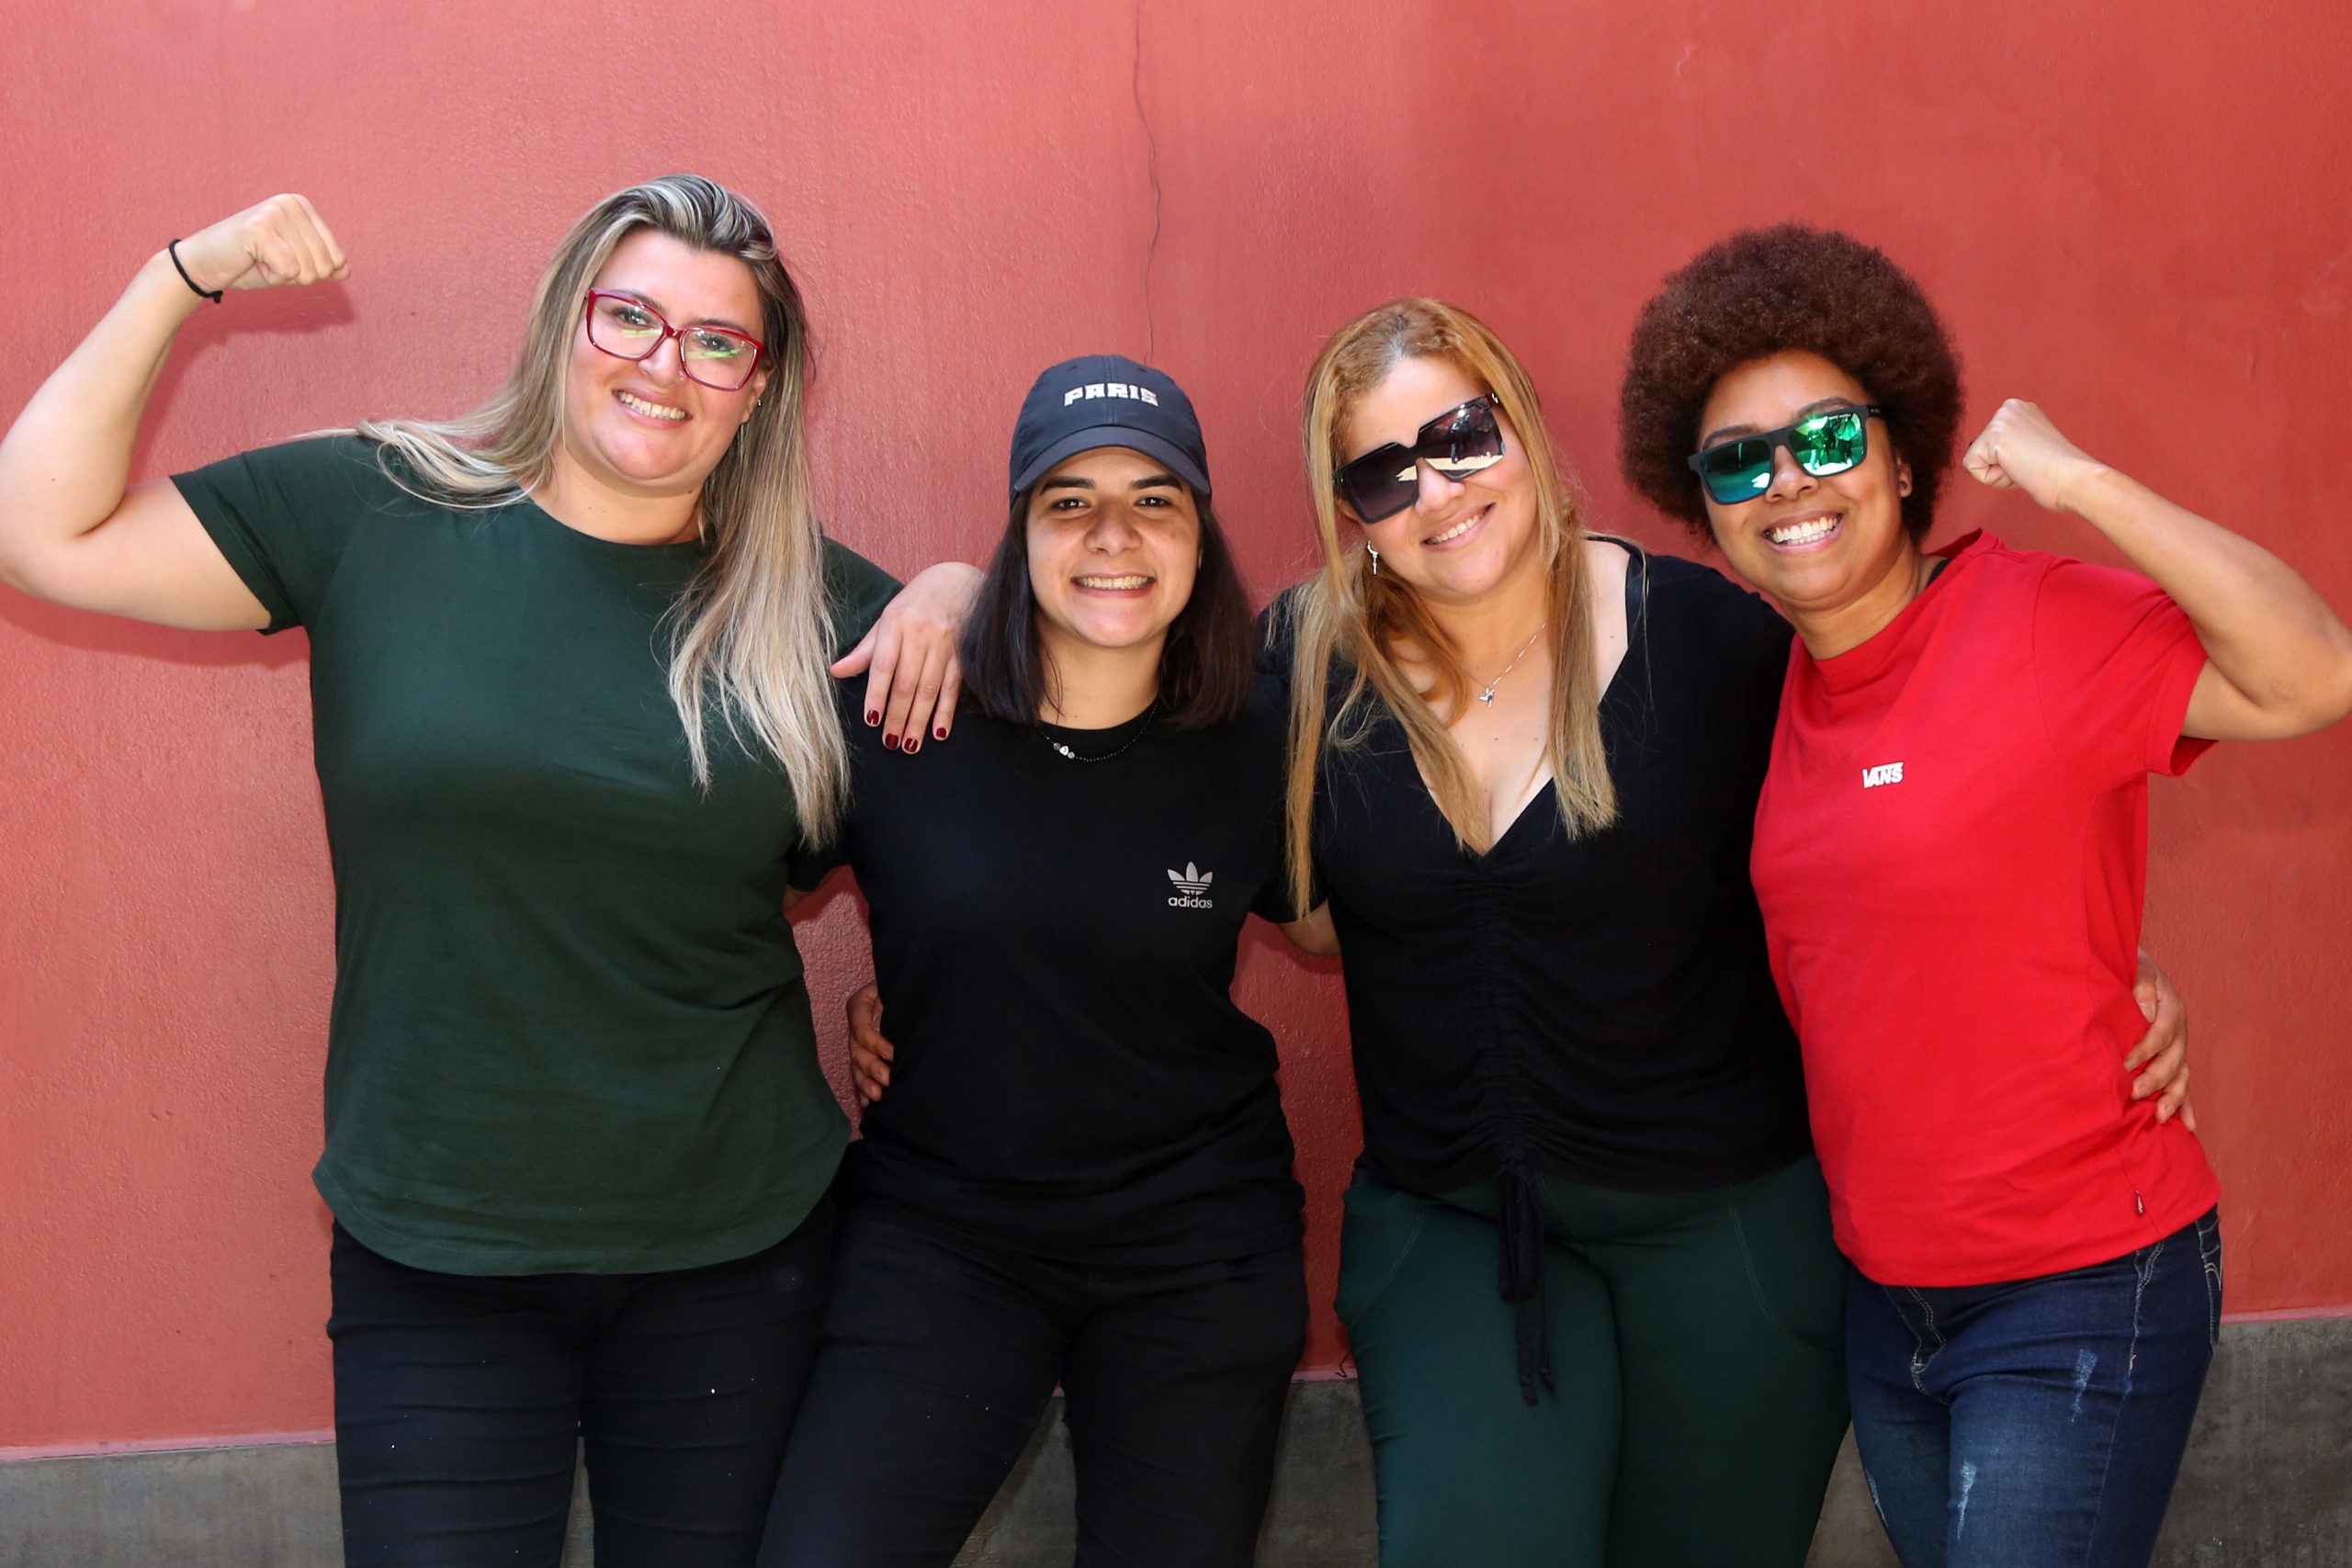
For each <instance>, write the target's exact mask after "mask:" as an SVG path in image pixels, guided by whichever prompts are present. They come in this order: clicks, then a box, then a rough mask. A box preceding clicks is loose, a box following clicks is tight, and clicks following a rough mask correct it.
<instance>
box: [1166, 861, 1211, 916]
mask: <svg viewBox="0 0 2352 1568" xmlns="http://www.w3.org/2000/svg"><path fill="white" fill-rule="evenodd" d="M1168 880H1169V881H1170V882H1172V883H1174V884H1175V885H1176V897H1172V898H1170V899H1169V900H1168V907H1169V908H1171V909H1214V908H1216V899H1214V898H1212V897H1208V891H1209V884H1210V883H1212V882H1215V881H1216V873H1215V872H1213V871H1203V870H1202V869H1201V868H1200V867H1199V866H1196V865H1194V864H1193V863H1192V862H1191V861H1186V862H1185V863H1184V870H1183V873H1182V874H1181V875H1180V874H1177V873H1175V872H1172V871H1171V872H1170V873H1169V874H1168Z"/></svg>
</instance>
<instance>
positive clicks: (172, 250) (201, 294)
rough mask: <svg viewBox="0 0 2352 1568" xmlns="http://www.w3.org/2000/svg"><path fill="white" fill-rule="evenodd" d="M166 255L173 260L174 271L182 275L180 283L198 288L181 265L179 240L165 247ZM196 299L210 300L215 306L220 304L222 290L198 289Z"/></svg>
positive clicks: (194, 280)
mask: <svg viewBox="0 0 2352 1568" xmlns="http://www.w3.org/2000/svg"><path fill="white" fill-rule="evenodd" d="M164 254H165V255H167V256H169V257H171V258H172V270H173V271H174V272H176V273H178V274H179V275H180V281H181V282H182V283H185V284H187V286H188V287H189V288H196V279H194V278H192V277H190V276H188V275H187V268H186V267H184V266H182V265H180V243H179V242H178V241H177V240H174V241H171V242H170V243H167V244H165V245H164ZM196 297H197V298H198V299H209V300H211V301H212V302H213V303H214V304H215V305H218V304H219V303H220V290H219V289H218V288H196Z"/></svg>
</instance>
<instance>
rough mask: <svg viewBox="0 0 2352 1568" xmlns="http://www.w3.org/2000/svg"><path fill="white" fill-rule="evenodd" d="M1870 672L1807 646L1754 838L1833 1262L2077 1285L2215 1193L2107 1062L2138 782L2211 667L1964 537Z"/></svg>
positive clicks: (2120, 1042) (2153, 597)
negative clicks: (2063, 1279) (2083, 1275)
mask: <svg viewBox="0 0 2352 1568" xmlns="http://www.w3.org/2000/svg"><path fill="white" fill-rule="evenodd" d="M1939 553H1941V554H1943V555H1945V556H1947V557H1948V558H1950V560H1951V564H1950V565H1949V566H1947V567H1945V568H1944V569H1943V570H1942V571H1941V572H1940V573H1939V574H1938V576H1937V577H1936V579H1935V581H1932V582H1930V583H1929V584H1928V588H1927V591H1926V592H1923V593H1921V594H1920V595H1919V597H1918V598H1917V599H1916V600H1914V601H1913V602H1912V603H1911V604H1910V605H1908V606H1907V607H1906V608H1905V610H1904V612H1903V613H1902V614H1901V615H1898V616H1896V617H1895V618H1894V622H1893V623H1892V624H1890V625H1889V626H1887V627H1886V628H1885V629H1884V630H1883V631H1881V632H1880V633H1879V634H1878V635H1877V636H1876V637H1871V639H1870V640H1869V641H1868V642H1866V643H1864V644H1862V645H1861V646H1860V648H1857V649H1851V650H1850V651H1849V652H1846V653H1841V654H1839V655H1838V657H1837V658H1835V659H1830V660H1818V661H1817V660H1815V659H1814V658H1813V657H1812V656H1811V655H1810V654H1809V653H1807V652H1806V651H1805V646H1804V642H1803V640H1799V641H1798V642H1797V643H1796V644H1795V647H1794V649H1793V651H1792V654H1791V655H1790V659H1789V674H1788V682H1787V684H1786V685H1785V686H1784V687H1783V688H1782V690H1781V717H1780V728H1779V730H1778V732H1777V733H1776V734H1775V736H1774V739H1773V743H1772V766H1771V772H1770V775H1769V776H1768V777H1767V778H1766V780H1765V783H1764V793H1763V796H1762V799H1761V800H1760V802H1759V803H1758V807H1757V813H1756V848H1755V857H1754V871H1755V878H1756V894H1757V897H1758V901H1759V902H1760V903H1761V904H1762V905H1763V908H1764V923H1765V931H1766V935H1767V938H1768V942H1769V946H1770V953H1771V960H1772V975H1773V978H1774V979H1775V980H1776V981H1777V982H1778V983H1779V985H1780V987H1781V1001H1782V1003H1783V1004H1784V1005H1786V1007H1787V1008H1788V1010H1789V1018H1790V1020H1791V1021H1792V1022H1793V1023H1794V1024H1795V1025H1796V1029H1797V1036H1798V1038H1799V1040H1801V1041H1802V1042H1803V1043H1804V1069H1805V1086H1806V1095H1807V1098H1808V1100H1809V1101H1810V1103H1811V1108H1812V1114H1813V1136H1814V1143H1815V1146H1816V1147H1817V1148H1818V1149H1819V1151H1820V1155H1821V1163H1822V1168H1823V1169H1824V1171H1825V1172H1826V1174H1827V1176H1828V1179H1829V1198H1830V1213H1831V1216H1832V1218H1833V1220H1834V1221H1835V1223H1836V1226H1837V1235H1838V1247H1840V1248H1841V1249H1843V1250H1844V1252H1845V1254H1846V1256H1847V1257H1849V1258H1852V1259H1853V1261H1854V1264H1855V1266H1856V1267H1857V1268H1859V1269H1861V1271H1862V1272H1863V1273H1864V1274H1866V1275H1868V1276H1869V1277H1870V1278H1871V1279H1873V1280H1878V1281H1879V1282H1881V1283H1883V1284H1894V1285H1974V1284H1990V1283H1993V1282H1995V1281H1996V1280H2022V1279H2030V1278H2032V1277H2033V1276H2036V1275H2041V1274H2052V1273H2057V1272H2060V1271H2062V1270H2064V1269H2079V1268H2082V1267H2084V1266H2085V1265H2086V1264H2091V1263H2098V1262H2103V1261H2105V1260H2106V1259H2108V1258H2118V1257H2120V1256H2122V1255H2123V1254H2124V1253H2127V1252H2130V1251H2132V1250H2133V1249H2135V1248H2137V1247H2144V1246H2146V1245H2148V1244H2149V1243H2150V1242H2153V1241H2154V1240H2156V1239H2157V1238H2159V1237H2161V1236H2165V1235H2170V1234H2171V1233H2172V1232H2174V1231H2176V1230H2177V1229H2179V1228H2180V1227H2181V1226H2182V1225H2184V1224H2188V1222H2189V1221H2191V1220H2193V1219H2195V1218H2196V1217H2197V1216H2198V1215H2199V1214H2201V1213H2204V1212H2205V1211H2206V1210H2207V1209H2209V1208H2211V1206H2212V1204H2213V1202H2214V1200H2215V1197H2216V1194H2217V1192H2218V1190H2219V1189H2218V1185H2217V1183H2216V1182H2215V1181H2214V1179H2213V1172H2212V1169H2211V1167H2210V1166H2208V1165H2207V1164H2206V1162H2205V1154H2204V1150H2203V1149H2202V1148H2201V1147H2200V1146H2199V1144H2198V1142H2197V1139H2196V1137H2195V1135H2194V1134H2191V1133H2190V1132H2189V1131H2188V1129H2187V1128H2186V1127H2184V1126H2182V1125H2181V1123H2180V1121H2179V1119H2178V1118H2177V1117H2176V1118H2175V1119H2173V1120H2172V1121H2171V1122H2166V1123H2165V1124H2164V1125H2162V1126H2158V1125H2157V1124H2156V1120H2155V1101H2154V1099H2150V1100H2143V1101H2141V1102H2140V1103H2138V1104H2133V1103H2132V1102H2131V1098H2130V1094H2131V1075H2130V1074H2128V1073H2126V1072H2125V1071H2124V1070H2123V1056H2124V1054H2125V1053H2126V1052H2127V1051H2129V1050H2130V1049H2131V1044H2132V1043H2133V1042H2134V1041H2135V1040H2137V1039H2138V1038H2139V1037H2140V1036H2141V1035H2142V1034H2143V1033H2144V1032H2146V1029H2147V1023H2146V1021H2145V1020H2143V1018H2142V1017H2141V1014H2140V1009H2139V1006H2138V1004H2136V1003H2135V1002H2134V1001H2133V1000H2132V999H2131V983H2132V979H2133V976H2134V975H2135V974H2136V972H2137V969H2138V962H2137V953H2138V948H2139V942H2140V910H2141V903H2142V896H2143V890H2144V888H2145V886H2146V883H2147V839H2148V781H2147V775H2148V774H2149V773H2151V772H2157V773H2179V772H2181V771H2182V770H2183V769H2185V768H2187V767H2188V764H2189V763H2190V762H2191V761H2195V759H2196V758H2197V757H2198V756H2199V754H2200V753H2202V752H2203V751H2204V750H2205V749H2206V747H2207V746H2208V745H2209V744H2211V743H2210V742H2207V741H2200V740H2185V739H2182V738H2181V734H2180V726H2181V721H2182V719H2183V718H2184V716H2186V715H2187V713H2188V697H2189V692H2190V689H2191V688H2192V687H2194V686H2195V685H2196V683H2197V677H2198V674H2199V671H2202V670H2203V668H2204V666H2205V650H2204V649H2203V648H2202V647H2200V646H2199V643H2198V641H2197V635H2196V632H2195V631H2194V629H2193V628H2192V627H2191V626H2189V623H2188V616H2187V615H2183V614H2182V613H2181V611H2180V609H2179V607H2178V606H2177V605H2176V604H2173V602H2172V601H2171V600H2170V599H2169V598H2167V597H2166V596H2165V593H2164V592H2162V591H2161V590H2160V589H2158V588H2157V587H2156V586H2155V585H2154V583H2152V582H2150V581H2147V580H2146V579H2145V578H2142V577H2135V576H2132V575H2131V574H2130V573H2127V572H2120V571H2113V570H2108V569H2106V568H2104V567H2096V566H2086V565H2085V564H2084V563H2082V562H2080V561H2075V560H2068V559H2066V558H2063V557H2059V556H2051V555H2041V554H2037V553H2030V552H2025V551H2018V550H2012V549H2009V548H2008V547H2006V546H2004V545H2003V544H2002V543H2001V542H2000V541H1999V540H1997V539H1995V538H1993V537H1991V536H1988V535H1982V534H1972V535H1970V536H1968V537H1966V538H1964V539H1962V540H1960V541H1959V542H1958V543H1957V544H1955V545H1953V546H1951V547H1950V548H1949V549H1947V550H1945V551H1942V552H1939Z"/></svg>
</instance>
